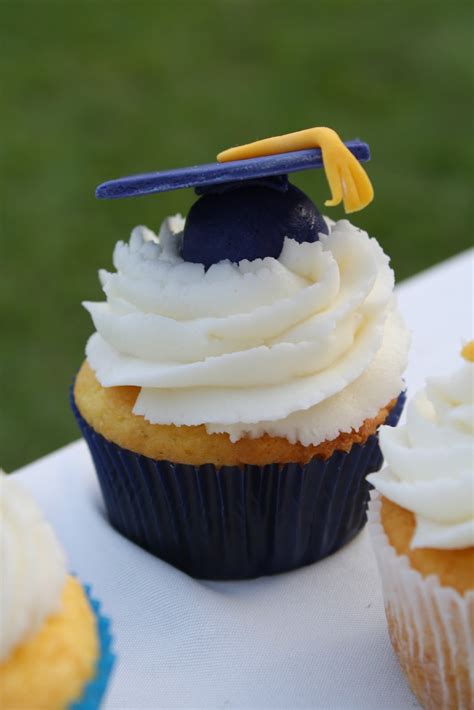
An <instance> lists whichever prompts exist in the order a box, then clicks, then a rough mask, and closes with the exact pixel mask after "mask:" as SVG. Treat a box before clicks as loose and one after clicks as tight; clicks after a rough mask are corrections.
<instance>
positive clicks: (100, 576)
mask: <svg viewBox="0 0 474 710" xmlns="http://www.w3.org/2000/svg"><path fill="white" fill-rule="evenodd" d="M473 274H474V251H471V252H464V253H463V254H460V255H459V256H457V257H454V258H453V259H450V260H449V261H446V262H444V263H442V264H440V265H438V266H436V267H434V268H432V269H429V270H428V271H426V272H424V273H422V274H420V275H418V276H415V277H414V278H411V279H409V280H408V281H406V282H404V283H402V284H401V286H400V287H399V288H398V289H397V290H398V298H399V303H400V307H401V310H402V312H403V314H404V316H405V318H406V321H407V323H408V325H409V327H410V328H411V330H412V332H413V342H412V349H411V360H410V365H409V368H408V371H407V375H406V379H407V383H408V388H409V392H410V393H413V392H414V391H415V390H416V389H418V388H419V387H421V386H422V385H423V379H424V376H425V375H427V374H442V373H443V372H449V371H451V370H452V369H454V367H456V366H457V364H458V363H459V359H458V353H459V350H460V348H461V346H462V343H463V342H464V341H465V340H467V339H469V338H470V337H472V325H473V312H472V309H473V305H472V303H473V301H472V296H473ZM71 416H72V415H71ZM17 475H18V476H19V479H21V481H22V482H23V484H24V485H25V486H26V487H28V488H29V489H30V490H31V492H32V493H33V494H34V495H35V497H36V498H37V500H38V501H39V503H40V504H41V506H42V507H43V509H44V511H45V513H46V515H47V517H48V518H49V519H50V521H51V522H52V524H53V526H54V528H55V530H56V532H57V534H58V536H59V538H60V540H61V542H62V543H63V545H64V547H65V549H66V551H67V554H68V557H69V561H70V568H71V569H72V570H75V572H76V573H77V574H78V576H79V577H80V579H81V580H82V581H84V582H89V583H92V585H93V589H94V592H95V595H96V596H97V597H98V598H99V599H101V600H102V602H103V607H104V610H105V612H106V613H107V614H108V615H109V616H110V617H111V618H112V620H113V631H114V635H115V646H116V651H117V655H118V662H117V666H116V670H115V674H114V676H113V680H112V682H111V684H110V689H109V693H108V696H107V699H106V703H105V707H106V708H114V709H116V710H145V709H146V710H151V709H152V708H206V709H209V710H211V709H212V708H225V709H227V708H328V709H332V708H374V709H375V708H377V709H378V710H381V709H384V708H397V709H398V708H413V707H418V705H417V703H416V701H415V699H414V697H413V695H412V694H411V692H410V691H409V690H408V688H407V686H406V683H405V681H404V678H403V677H402V674H401V672H400V670H399V668H398V664H397V661H396V659H395V657H394V655H393V652H392V649H391V646H390V642H389V639H388V636H387V631H386V623H385V616H384V611H383V603H382V595H381V589H380V584H379V579H378V576H377V570H376V567H375V561H374V558H373V555H372V550H371V548H370V541H369V539H368V534H367V531H366V530H364V531H363V532H362V533H361V534H360V535H359V536H358V537H357V538H356V539H355V540H354V541H353V542H352V543H351V544H349V545H348V546H347V547H346V548H345V549H343V550H341V551H339V552H338V553H336V554H335V555H333V556H332V557H330V558H328V559H326V560H323V561H321V562H318V563H316V564H314V565H311V566H310V567H306V568H304V569H302V570H297V571H295V572H291V573H288V574H283V575H278V576H275V577H267V578H261V579H257V580H253V581H245V582H219V583H218V582H200V581H196V580H193V579H190V578H189V577H187V576H186V575H185V574H182V573H181V572H178V571H177V570H175V569H174V568H172V567H170V566H169V565H167V564H166V563H164V562H162V561H161V560H158V559H156V558H154V557H152V556H151V555H149V554H148V553H147V552H144V551H143V550H141V549H140V548H138V547H137V546H135V545H134V544H133V543H131V542H129V541H128V540H126V539H125V538H122V537H121V536H120V535H119V534H118V533H116V532H115V531H114V530H113V529H112V528H111V527H110V526H109V525H108V523H107V521H106V519H105V515H104V509H103V505H102V501H101V498H100V493H99V488H98V484H97V483H96V480H95V476H94V472H93V467H92V462H91V460H90V457H89V454H88V451H87V449H86V445H85V444H84V443H83V442H82V441H77V442H75V443H73V444H70V445H69V446H66V447H64V448H63V449H61V450H59V451H56V452H54V453H52V454H50V455H49V456H46V457H45V458H43V459H40V460H39V461H36V462H35V463H32V464H31V465H29V466H26V467H25V468H23V469H22V470H21V471H19V472H18V474H17Z"/></svg>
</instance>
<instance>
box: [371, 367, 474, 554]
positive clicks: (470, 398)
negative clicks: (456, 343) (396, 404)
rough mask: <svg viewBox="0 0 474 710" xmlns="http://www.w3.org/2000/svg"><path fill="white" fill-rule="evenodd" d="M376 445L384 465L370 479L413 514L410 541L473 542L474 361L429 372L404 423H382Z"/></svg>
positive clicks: (445, 545)
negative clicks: (442, 373) (447, 371)
mask: <svg viewBox="0 0 474 710" xmlns="http://www.w3.org/2000/svg"><path fill="white" fill-rule="evenodd" d="M380 445H381V448H382V452H383V454H384V457H385V460H386V461H387V463H388V467H387V468H386V469H385V470H383V471H381V472H380V473H374V474H371V475H370V476H368V480H369V481H370V483H372V484H373V485H374V486H375V487H376V488H377V490H379V491H380V492H381V493H382V494H383V495H384V496H385V497H386V498H388V499H389V500H391V501H393V502H394V503H397V504H398V505H400V506H401V507H403V508H406V509H407V510H410V511H411V512H412V513H414V514H415V519H416V530H415V534H414V536H413V539H412V541H411V547H413V548H416V547H431V548H439V549H459V548H466V547H471V546H472V545H474V364H473V363H472V362H468V363H465V364H464V365H463V366H462V367H461V368H460V369H459V370H457V371H456V372H455V373H454V374H453V375H451V376H449V377H432V378H428V379H427V381H426V389H425V390H422V391H421V392H419V393H418V394H417V395H416V396H415V397H414V399H413V400H412V402H411V403H410V404H409V406H408V411H407V421H406V424H405V425H404V426H399V427H397V428H391V427H386V426H384V427H382V428H381V430H380Z"/></svg>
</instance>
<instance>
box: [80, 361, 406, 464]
mask: <svg viewBox="0 0 474 710" xmlns="http://www.w3.org/2000/svg"><path fill="white" fill-rule="evenodd" d="M138 392H139V388H138V387H102V386H101V384H100V383H99V382H98V380H97V378H96V376H95V374H94V372H93V370H92V369H91V368H90V366H89V364H88V363H87V361H84V363H83V364H82V367H81V369H80V371H79V373H78V375H77V378H76V382H75V386H74V398H75V401H76V405H77V407H78V409H79V411H80V413H81V414H82V416H83V417H84V419H85V420H86V421H87V422H88V423H89V425H90V426H91V427H92V428H93V429H94V430H95V431H96V432H98V433H99V434H102V436H104V437H105V438H106V439H108V440H109V441H113V442H114V443H115V444H118V445H119V446H121V447H122V448H124V449H129V450H130V451H134V452H135V453H140V454H143V455H145V456H148V457H149V458H152V459H155V460H158V461H159V460H166V461H173V462H175V463H183V464H192V465H194V466H200V465H202V464H206V463H213V464H214V465H216V466H240V465H244V464H253V465H256V466H264V465H265V464H269V463H307V462H308V461H310V460H311V459H312V458H314V457H315V456H318V457H320V458H323V459H327V458H329V457H330V456H331V455H332V454H333V453H334V451H336V450H339V451H350V449H351V447H352V445H353V444H362V443H364V442H365V441H367V439H368V437H369V436H370V435H371V434H374V433H375V431H376V430H377V428H378V427H379V426H380V425H381V424H383V422H384V421H385V420H386V418H387V416H388V414H389V412H390V410H391V409H392V407H393V406H394V405H395V403H396V400H393V401H392V402H390V403H389V404H387V406H385V407H382V409H381V410H380V411H379V413H378V414H377V416H376V417H374V418H373V419H366V420H365V421H364V423H363V424H362V426H361V427H360V429H358V431H354V430H352V431H351V432H348V433H342V434H340V435H339V436H338V437H337V438H336V439H333V440H331V441H323V442H322V443H321V444H319V445H318V446H303V444H300V443H299V442H297V443H295V444H291V443H290V442H289V441H288V440H287V439H285V438H284V437H272V436H268V435H264V436H261V437H259V438H257V439H250V438H242V439H239V441H236V442H235V443H232V441H231V440H230V437H229V435H228V434H208V433H207V431H206V428H205V426H204V425H203V424H201V425H199V426H174V425H173V424H166V425H165V424H151V423H150V422H148V421H147V420H146V419H145V418H144V417H142V416H139V415H136V414H133V413H132V409H133V406H134V404H135V400H136V398H137V396H138Z"/></svg>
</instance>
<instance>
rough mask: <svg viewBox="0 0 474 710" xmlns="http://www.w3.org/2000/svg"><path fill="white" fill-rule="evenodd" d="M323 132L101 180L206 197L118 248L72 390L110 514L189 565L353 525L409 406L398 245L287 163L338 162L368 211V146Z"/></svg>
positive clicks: (243, 560) (352, 530)
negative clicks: (363, 226)
mask: <svg viewBox="0 0 474 710" xmlns="http://www.w3.org/2000/svg"><path fill="white" fill-rule="evenodd" d="M314 130H316V131H322V133H318V134H317V135H318V136H319V137H320V145H321V147H322V154H321V151H320V150H316V149H312V150H302V149H301V148H302V146H301V145H300V144H298V150H297V152H285V151H284V150H283V149H284V148H286V151H291V150H292V148H294V147H295V143H294V140H295V139H294V137H293V138H292V137H291V136H290V138H289V142H285V141H283V144H282V143H281V141H282V139H281V138H279V139H270V141H277V142H278V141H279V142H278V149H282V150H283V152H282V153H280V154H277V155H272V156H271V157H256V158H251V156H250V155H249V153H252V151H253V152H254V154H255V155H260V156H261V155H262V153H261V152H259V151H260V148H259V147H258V146H259V144H257V147H256V148H255V147H252V146H250V148H248V149H247V150H246V151H245V155H244V156H241V157H244V158H245V159H242V160H239V159H235V156H234V154H233V153H232V152H231V154H230V158H231V159H232V160H233V162H231V163H228V164H225V163H216V164H214V165H206V166H201V168H202V169H200V168H199V166H198V168H196V167H194V168H190V169H183V170H182V171H179V170H177V171H167V172H166V173H156V174H148V175H145V176H135V177H132V178H126V179H124V180H123V181H120V180H119V181H113V183H110V184H106V185H105V186H101V188H99V194H100V195H101V196H104V195H105V196H109V197H117V196H122V195H124V194H125V195H126V194H138V193H137V190H142V191H146V192H153V191H155V192H159V191H163V190H166V189H172V187H173V186H176V184H177V183H179V184H178V186H179V187H185V186H186V187H189V186H195V187H196V190H197V191H198V194H200V195H201V197H200V198H199V199H198V200H197V202H196V203H195V205H193V207H192V209H191V211H190V214H189V216H188V219H187V220H183V219H182V218H181V217H180V216H176V217H172V218H168V219H167V220H165V222H164V223H163V225H162V227H161V230H160V232H159V234H158V235H155V234H154V233H153V232H152V231H151V230H149V229H146V228H144V227H139V228H136V229H135V230H134V231H133V233H132V236H131V239H130V243H129V244H126V243H123V242H119V243H118V244H117V245H116V247H115V251H114V266H115V269H116V271H115V272H113V273H108V272H106V271H101V272H100V278H101V282H102V285H103V289H104V292H105V294H106V301H105V302H103V303H91V302H87V303H85V304H84V305H85V306H86V308H87V310H88V311H89V312H90V314H91V316H92V318H93V321H94V325H95V327H96V331H97V332H96V333H95V334H94V335H93V336H92V337H91V339H90V340H89V342H88V344H87V349H86V354H87V359H86V362H85V363H84V364H83V365H82V367H81V369H80V371H79V374H78V376H77V378H76V381H75V385H74V389H73V395H72V406H73V410H74V412H75V414H76V417H77V419H78V422H79V425H80V427H81V430H82V432H83V434H84V437H85V439H86V441H87V442H88V444H89V447H90V449H91V453H92V456H93V459H94V462H95V465H96V469H97V473H98V477H99V481H100V484H101V488H102V492H103V496H104V500H105V503H106V507H107V511H108V514H109V517H110V520H111V522H112V523H113V525H114V526H115V527H116V528H117V529H118V530H120V531H121V532H123V533H124V534H125V535H127V536H128V537H129V538H130V539H132V540H134V541H135V542H137V543H138V544H140V545H142V546H143V547H145V548H146V549H148V550H150V551H151V552H153V553H154V554H156V555H158V556H160V557H162V558H163V559H165V560H167V561H169V562H171V563H172V564H175V565H176V566H177V567H179V568H181V569H183V570H185V571H187V572H189V573H190V574H192V575H194V576H199V577H212V578H241V577H252V576H258V575H261V574H271V573H275V572H281V571H286V570H289V569H293V568H295V567H299V566H301V565H304V564H309V563H311V562H314V561H316V560H318V559H321V558H322V557H325V556H327V555H328V554H331V553H332V552H335V551H336V550H337V549H339V548H340V547H341V546H342V545H344V544H346V543H347V542H348V541H349V540H351V539H352V538H353V537H354V536H355V535H356V534H357V532H358V531H359V530H360V529H361V528H362V527H363V525H364V523H365V521H366V503H367V499H368V485H367V483H366V481H365V476H366V474H367V473H368V472H371V471H375V470H377V469H378V468H379V467H380V465H381V462H382V459H381V454H380V450H379V448H378V441H377V430H378V427H379V426H380V425H381V424H383V423H388V424H396V422H397V421H398V417H399V416H400V412H401V408H402V406H403V394H402V392H403V389H404V384H403V379H402V376H403V371H404V369H405V366H406V360H407V352H408V345H409V336H408V332H407V329H406V327H405V325H404V323H403V321H402V319H401V316H400V314H399V312H398V309H397V305H396V301H395V297H394V295H393V287H394V274H393V271H392V270H391V268H390V266H389V259H388V257H387V256H386V255H385V254H384V252H383V250H382V248H381V247H380V245H379V244H378V243H377V241H376V240H375V239H371V238H370V237H369V236H368V235H367V234H366V233H365V232H363V231H361V230H359V229H357V228H356V227H354V226H352V225H351V224H350V223H349V222H348V221H347V220H341V221H339V222H337V223H334V222H332V221H331V220H327V219H324V218H323V217H322V216H321V214H320V213H319V211H318V209H317V208H316V206H315V205H314V203H313V202H312V201H311V200H310V198H309V197H307V196H306V195H304V193H302V192H301V191H299V190H297V188H295V187H294V186H292V185H291V184H290V183H289V182H288V179H287V175H286V174H283V175H282V174H280V173H281V172H282V171H283V169H284V170H285V171H286V172H295V171H297V170H303V169H307V168H308V161H310V163H311V165H313V166H315V167H316V166H323V165H324V167H325V169H326V172H327V173H328V176H329V175H330V176H331V180H332V183H331V187H332V190H333V195H334V203H337V201H340V200H341V199H342V198H343V197H344V200H345V202H347V205H348V206H349V207H350V208H351V209H352V208H355V205H356V206H357V207H358V208H360V207H361V206H363V205H364V204H365V203H366V202H367V201H370V199H371V196H372V193H371V188H370V190H369V189H368V187H367V182H368V179H367V176H366V175H365V173H364V171H363V169H362V167H361V166H360V165H359V163H358V162H357V160H356V158H355V157H354V154H357V155H359V158H360V159H361V160H362V159H366V158H367V157H368V148H367V146H366V147H365V148H364V150H362V149H361V147H360V145H362V146H364V144H357V145H356V147H354V145H353V144H348V145H350V149H349V148H347V147H346V146H345V145H344V144H343V143H342V142H341V141H340V140H339V139H338V138H337V137H336V138H334V136H335V135H336V134H334V132H332V131H330V129H314ZM327 132H328V133H327ZM303 133H306V132H303ZM311 135H312V136H313V138H314V135H313V134H311ZM296 136H299V134H296ZM298 140H299V139H298ZM292 141H293V142H292ZM272 145H274V144H272ZM270 148H271V146H270V147H269V146H268V145H267V146H266V148H265V149H266V150H270ZM239 150H241V149H239ZM275 150H276V149H275ZM351 150H352V151H353V153H351ZM364 151H365V152H364ZM325 154H326V159H324V156H325ZM364 155H365V158H364V157H363V156H364ZM348 156H349V157H348ZM311 161H312V162H311ZM344 161H346V162H344ZM342 163H343V164H344V165H343V168H341V167H340V165H341V164H342ZM354 164H355V166H356V167H354ZM338 166H339V167H338ZM244 168H245V170H244ZM336 168H337V169H336ZM242 170H244V173H243V174H244V177H242ZM334 170H335V172H336V173H337V174H338V175H339V176H340V177H341V176H342V177H341V182H340V184H336V185H334ZM262 171H263V172H262ZM344 171H345V172H344ZM351 171H353V173H352V172H351ZM348 174H350V175H351V179H350V180H349V179H348V178H347V175H348ZM361 174H362V175H363V176H364V177H363V178H362V177H361ZM344 175H345V176H346V178H344ZM238 176H239V177H238ZM223 178H225V180H226V181H225V182H224V183H222V179H223ZM186 180H187V182H186ZM216 180H220V182H216ZM183 182H184V183H185V184H183ZM170 185H171V187H170ZM369 185H370V183H369ZM137 186H138V187H137ZM343 188H344V190H345V191H346V192H344V190H343ZM347 191H349V192H350V193H351V194H350V195H348V194H347ZM203 193H204V194H203ZM354 193H355V194H354ZM347 205H346V206H347ZM349 207H348V208H349ZM226 255H227V258H226Z"/></svg>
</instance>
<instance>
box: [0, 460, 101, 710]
mask: <svg viewBox="0 0 474 710" xmlns="http://www.w3.org/2000/svg"><path fill="white" fill-rule="evenodd" d="M0 549H1V554H0V590H1V597H0V615H1V624H0V628H1V635H0V706H1V707H2V708H3V710H18V709H19V708H25V710H26V709H27V708H28V709H31V708H33V707H34V708H38V710H39V709H40V708H45V709H46V708H47V710H59V709H63V708H74V709H75V710H95V709H96V708H98V707H99V705H100V701H101V698H102V695H103V693H104V691H105V687H106V684H107V679H108V676H109V673H110V671H111V668H112V664H113V656H112V654H111V648H110V645H111V640H110V633H109V630H108V621H107V619H105V618H104V617H102V616H101V615H100V614H99V605H98V603H97V602H96V601H93V600H92V599H91V598H90V596H89V591H88V589H87V588H83V587H82V586H81V585H80V584H79V582H78V581H77V579H75V578H74V577H72V576H70V575H68V574H67V572H66V564H65V558H64V553H63V550H62V549H61V547H60V545H59V543H58V541H57V540H56V538H55V536H54V533H53V531H52V529H51V527H50V525H49V524H48V523H47V522H46V521H45V520H44V518H43V515H42V513H41V511H40V509H39V508H38V506H37V505H36V503H35V501H34V500H33V498H32V497H31V496H30V495H29V494H28V493H27V492H26V490H24V489H22V487H21V486H19V485H18V484H17V483H16V481H14V480H12V478H11V477H8V476H5V475H4V474H1V475H0Z"/></svg>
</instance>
